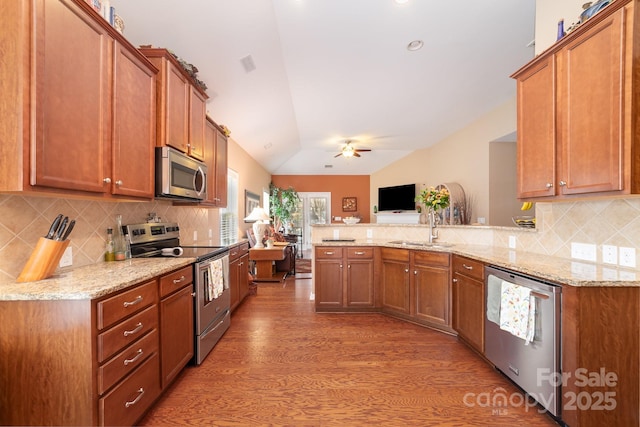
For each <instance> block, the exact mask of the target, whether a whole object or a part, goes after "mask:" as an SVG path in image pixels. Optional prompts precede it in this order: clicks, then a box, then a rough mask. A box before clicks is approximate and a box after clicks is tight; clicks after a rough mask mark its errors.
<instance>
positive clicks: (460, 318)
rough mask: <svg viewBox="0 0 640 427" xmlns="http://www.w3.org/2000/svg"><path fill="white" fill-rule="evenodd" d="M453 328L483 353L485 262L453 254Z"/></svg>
mask: <svg viewBox="0 0 640 427" xmlns="http://www.w3.org/2000/svg"><path fill="white" fill-rule="evenodd" d="M452 264H453V267H452V270H453V279H452V282H453V328H454V329H455V330H456V331H457V332H458V336H459V337H460V338H462V339H463V340H464V341H465V342H466V343H468V344H469V345H470V346H471V347H472V348H474V349H475V350H477V351H478V352H479V353H480V354H483V353H484V319H485V311H484V307H485V301H484V300H485V291H484V264H483V263H481V262H480V261H477V260H473V259H469V258H465V257H462V256H458V255H454V256H453V261H452Z"/></svg>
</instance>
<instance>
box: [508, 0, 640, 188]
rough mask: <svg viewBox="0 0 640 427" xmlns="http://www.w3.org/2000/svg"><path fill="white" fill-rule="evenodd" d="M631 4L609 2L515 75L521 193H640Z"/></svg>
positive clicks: (633, 30) (634, 25)
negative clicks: (634, 114) (596, 13)
mask: <svg viewBox="0 0 640 427" xmlns="http://www.w3.org/2000/svg"><path fill="white" fill-rule="evenodd" d="M633 9H634V2H631V1H629V0H623V1H618V2H615V3H612V4H611V5H610V6H608V7H607V8H606V9H604V10H603V11H602V12H601V13H599V14H598V15H596V16H594V17H593V18H591V19H590V20H589V21H587V22H586V23H585V24H583V25H582V26H580V27H578V28H577V29H576V30H574V31H573V32H572V33H570V34H569V35H567V36H566V37H565V38H563V39H562V40H560V41H559V42H557V43H556V44H555V45H553V46H552V47H551V48H549V49H548V50H547V51H545V52H543V53H542V54H541V55H539V56H538V57H536V58H535V59H534V60H533V61H531V62H530V63H528V64H527V65H525V66H524V67H523V68H521V69H520V70H518V71H517V72H516V73H514V74H513V76H512V77H513V78H515V79H516V80H517V90H518V150H517V151H518V154H517V163H518V197H520V198H524V199H530V198H537V197H548V198H549V197H566V196H569V197H571V196H573V195H588V194H634V193H638V192H640V172H639V171H638V167H640V157H639V156H638V155H637V153H636V151H637V150H636V149H635V148H634V147H635V146H636V144H637V143H638V142H637V141H636V133H637V132H635V131H634V129H635V123H634V117H633V116H632V113H633V112H634V111H635V110H636V108H637V104H638V99H639V97H638V94H637V92H638V91H637V90H634V87H635V85H636V84H637V83H638V82H637V81H636V79H637V73H633V72H632V71H633V70H634V69H635V68H636V67H637V66H636V64H637V59H636V58H635V57H634V55H633V48H634V46H633V40H634V35H635V34H636V25H637V23H635V22H634V19H633V14H634V10H633Z"/></svg>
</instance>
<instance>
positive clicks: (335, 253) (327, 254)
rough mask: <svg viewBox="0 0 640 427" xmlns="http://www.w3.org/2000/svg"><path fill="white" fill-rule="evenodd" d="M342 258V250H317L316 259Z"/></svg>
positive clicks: (322, 248) (327, 248)
mask: <svg viewBox="0 0 640 427" xmlns="http://www.w3.org/2000/svg"><path fill="white" fill-rule="evenodd" d="M336 258H342V248H336V247H326V246H325V247H320V248H316V259H336Z"/></svg>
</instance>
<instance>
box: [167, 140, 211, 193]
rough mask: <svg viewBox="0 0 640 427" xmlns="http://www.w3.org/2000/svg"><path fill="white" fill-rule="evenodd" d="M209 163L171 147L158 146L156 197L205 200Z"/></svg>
mask: <svg viewBox="0 0 640 427" xmlns="http://www.w3.org/2000/svg"><path fill="white" fill-rule="evenodd" d="M206 196H207V165H205V164H204V163H202V162H200V161H198V160H196V159H193V158H191V157H189V156H187V155H185V154H184V153H182V152H180V151H178V150H176V149H174V148H170V147H156V197H158V198H171V199H176V198H177V199H192V200H204V199H205V198H206Z"/></svg>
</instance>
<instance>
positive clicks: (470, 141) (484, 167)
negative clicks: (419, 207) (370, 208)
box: [370, 97, 516, 224]
mask: <svg viewBox="0 0 640 427" xmlns="http://www.w3.org/2000/svg"><path fill="white" fill-rule="evenodd" d="M515 130H516V99H515V97H514V98H512V99H511V100H509V101H507V102H505V103H504V104H502V105H501V106H499V107H498V108H496V109H495V110H493V111H491V112H490V113H488V114H486V115H485V116H483V117H481V118H480V119H478V120H476V121H475V122H473V123H471V124H470V125H468V126H466V127H465V128H463V129H461V130H460V131H458V132H456V133H454V134H453V135H451V136H449V137H447V138H445V139H443V140H442V141H440V142H439V143H437V144H436V145H434V146H431V147H428V148H424V149H422V150H418V151H415V152H413V153H412V154H410V155H409V156H407V157H405V158H403V159H400V160H399V161H397V162H395V163H393V164H391V165H389V166H387V167H386V168H384V169H381V170H380V171H378V172H375V173H374V174H372V175H371V187H370V188H371V193H370V194H371V204H372V205H375V204H377V200H378V187H386V186H390V185H399V184H410V183H416V184H421V185H426V186H436V185H438V184H442V183H447V182H457V183H458V184H460V185H461V186H462V188H463V189H464V191H465V193H466V194H470V195H472V196H473V198H474V200H475V205H474V206H473V219H472V222H475V221H476V218H477V217H484V218H486V219H487V221H488V222H487V223H488V224H491V219H490V218H489V165H490V162H489V143H490V142H491V141H494V140H496V139H499V138H501V137H503V136H505V135H507V134H510V133H513V132H514V131H515ZM514 180H515V176H514Z"/></svg>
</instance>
